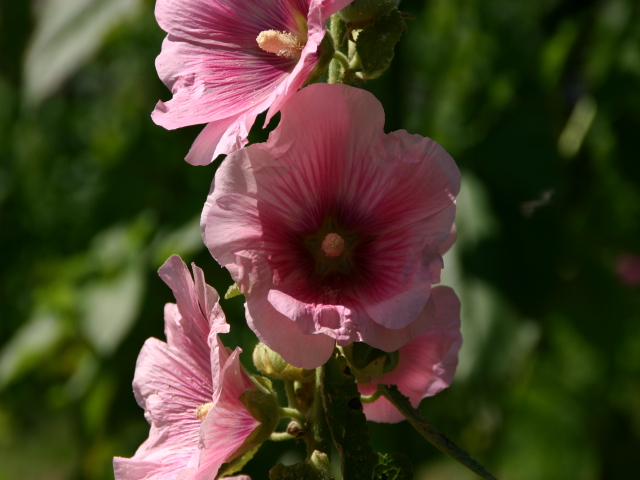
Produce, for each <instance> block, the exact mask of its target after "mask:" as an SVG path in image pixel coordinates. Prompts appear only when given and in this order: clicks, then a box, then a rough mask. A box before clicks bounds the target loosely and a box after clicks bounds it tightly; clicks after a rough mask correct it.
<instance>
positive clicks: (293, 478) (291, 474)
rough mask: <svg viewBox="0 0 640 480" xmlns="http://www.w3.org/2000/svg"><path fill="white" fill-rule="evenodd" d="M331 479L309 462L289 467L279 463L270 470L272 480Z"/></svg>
mask: <svg viewBox="0 0 640 480" xmlns="http://www.w3.org/2000/svg"><path fill="white" fill-rule="evenodd" d="M330 478H331V477H329V476H327V474H326V473H324V472H323V471H321V470H318V469H317V468H315V467H313V466H312V465H310V464H308V463H307V462H300V463H296V464H295V465H289V466H288V467H285V466H284V465H283V464H281V463H279V464H277V465H276V466H275V467H273V468H272V469H271V470H269V479H270V480H328V479H330Z"/></svg>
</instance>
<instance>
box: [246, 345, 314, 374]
mask: <svg viewBox="0 0 640 480" xmlns="http://www.w3.org/2000/svg"><path fill="white" fill-rule="evenodd" d="M253 364H254V365H255V366H256V368H257V369H258V370H260V371H261V372H262V373H264V374H265V375H267V376H268V377H271V378H277V379H279V380H297V381H299V382H309V381H311V380H313V375H314V373H315V372H314V371H313V370H305V369H304V368H298V367H294V366H292V365H289V364H288V363H287V362H285V361H284V359H283V358H282V357H281V356H280V355H278V354H277V353H276V352H274V351H273V350H271V349H270V348H269V347H267V346H266V345H265V344H264V343H259V344H258V345H256V348H255V349H254V350H253Z"/></svg>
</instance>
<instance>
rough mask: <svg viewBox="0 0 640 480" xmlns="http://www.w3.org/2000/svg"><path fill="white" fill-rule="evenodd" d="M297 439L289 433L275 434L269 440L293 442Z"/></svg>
mask: <svg viewBox="0 0 640 480" xmlns="http://www.w3.org/2000/svg"><path fill="white" fill-rule="evenodd" d="M294 438H295V437H294V436H292V435H289V434H288V433H287V432H273V433H272V434H271V436H269V440H271V441H272V442H284V441H286V440H293V439H294Z"/></svg>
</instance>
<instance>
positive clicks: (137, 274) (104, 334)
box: [80, 265, 144, 355]
mask: <svg viewBox="0 0 640 480" xmlns="http://www.w3.org/2000/svg"><path fill="white" fill-rule="evenodd" d="M143 290H144V275H143V271H142V268H141V267H139V266H136V265H132V266H130V267H128V268H127V269H125V270H123V271H122V272H121V273H120V274H118V275H117V276H115V277H114V278H106V279H100V280H94V281H93V282H91V283H89V284H88V285H87V286H86V287H85V288H84V289H83V291H82V293H81V294H80V296H81V305H80V310H81V312H82V320H81V329H82V331H83V333H84V335H85V336H86V338H87V339H88V340H89V342H91V344H92V345H93V347H94V348H95V349H96V351H97V352H98V353H100V354H102V355H109V354H110V353H112V352H113V351H114V350H115V349H116V348H117V347H118V345H119V344H120V342H121V341H122V340H123V339H124V337H125V335H126V334H127V333H128V332H129V329H130V328H131V326H132V325H133V322H134V320H135V319H136V317H137V315H138V310H139V308H140V303H141V301H142V295H143Z"/></svg>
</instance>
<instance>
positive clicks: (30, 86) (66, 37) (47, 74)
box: [24, 0, 140, 104]
mask: <svg viewBox="0 0 640 480" xmlns="http://www.w3.org/2000/svg"><path fill="white" fill-rule="evenodd" d="M139 6H140V0H109V1H105V0H43V1H41V2H40V3H39V4H38V8H37V12H36V14H37V15H36V16H37V22H36V27H35V30H34V33H33V36H32V38H31V41H30V45H29V48H28V50H27V53H26V57H25V61H24V76H25V90H24V95H25V100H26V101H27V102H28V103H30V104H38V103H39V102H41V101H42V100H44V99H45V98H46V97H47V96H49V95H51V94H52V93H53V92H54V91H55V90H56V89H57V88H58V87H59V86H60V85H62V83H63V82H64V81H65V80H66V79H67V78H69V76H71V75H72V74H73V73H75V71H76V70H77V69H78V68H80V67H81V66H82V65H83V64H84V63H85V62H86V61H87V60H89V58H91V56H92V55H93V54H94V53H95V52H96V51H97V50H98V49H99V48H100V47H101V45H102V42H103V40H104V38H105V36H106V34H108V33H109V31H110V30H111V29H112V28H114V27H115V26H117V25H118V24H120V23H121V22H123V21H124V20H126V19H130V18H131V17H132V16H133V15H134V14H135V13H137V11H138V7H139Z"/></svg>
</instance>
